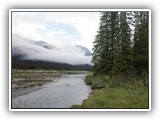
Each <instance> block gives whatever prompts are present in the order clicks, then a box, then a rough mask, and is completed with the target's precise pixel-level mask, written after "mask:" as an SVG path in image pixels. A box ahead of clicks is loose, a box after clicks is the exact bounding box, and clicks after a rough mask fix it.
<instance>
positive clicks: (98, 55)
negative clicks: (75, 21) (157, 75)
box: [91, 11, 149, 75]
mask: <svg viewBox="0 0 160 120" xmlns="http://www.w3.org/2000/svg"><path fill="white" fill-rule="evenodd" d="M148 41H149V12H147V11H141V12H138V11H136V12H125V11H122V12H101V16H100V24H99V30H98V31H97V35H96V36H95V40H94V47H93V57H92V61H91V62H92V63H93V67H92V69H91V71H92V73H93V74H94V75H103V74H104V75H119V74H127V73H135V74H136V75H142V74H143V73H144V72H145V73H148V69H149V68H148V66H149V61H148V57H149V56H148V54H149V53H148Z"/></svg>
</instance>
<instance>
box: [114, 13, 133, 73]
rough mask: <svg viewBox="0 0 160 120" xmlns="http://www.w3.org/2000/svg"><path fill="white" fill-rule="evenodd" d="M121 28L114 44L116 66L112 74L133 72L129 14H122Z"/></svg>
mask: <svg viewBox="0 0 160 120" xmlns="http://www.w3.org/2000/svg"><path fill="white" fill-rule="evenodd" d="M119 16H120V18H119V19H120V22H119V23H120V25H119V26H120V27H119V35H118V39H117V40H116V42H115V43H114V44H115V46H116V47H117V48H116V49H115V50H114V51H115V52H114V53H115V54H114V60H113V62H114V64H113V68H112V74H120V73H126V72H128V71H130V70H132V51H131V33H130V27H129V24H128V23H127V13H126V12H121V13H120V15H119Z"/></svg>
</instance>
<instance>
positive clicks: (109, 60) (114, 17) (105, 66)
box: [92, 12, 118, 75]
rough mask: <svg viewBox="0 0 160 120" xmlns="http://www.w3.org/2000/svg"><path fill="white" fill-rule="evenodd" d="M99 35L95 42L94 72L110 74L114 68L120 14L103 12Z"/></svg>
mask: <svg viewBox="0 0 160 120" xmlns="http://www.w3.org/2000/svg"><path fill="white" fill-rule="evenodd" d="M100 20H101V22H100V27H99V31H98V34H97V36H96V38H95V41H94V48H93V57H92V63H93V64H94V66H93V68H92V71H93V73H94V74H95V75H96V74H110V73H111V70H112V66H113V49H114V46H113V42H114V40H115V39H116V38H117V30H118V12H103V13H102V16H101V19H100Z"/></svg>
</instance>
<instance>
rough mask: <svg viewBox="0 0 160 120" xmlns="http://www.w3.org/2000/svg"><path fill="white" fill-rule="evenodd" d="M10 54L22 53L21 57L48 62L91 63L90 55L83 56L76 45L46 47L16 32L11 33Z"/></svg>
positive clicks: (82, 52)
mask: <svg viewBox="0 0 160 120" xmlns="http://www.w3.org/2000/svg"><path fill="white" fill-rule="evenodd" d="M12 54H17V55H18V54H22V55H24V57H23V59H27V60H43V61H50V62H59V63H68V64H72V65H76V64H91V57H92V56H85V55H84V51H83V50H82V49H80V48H78V47H76V46H72V45H70V46H69V45H68V46H62V47H61V48H54V49H46V48H44V47H42V46H40V45H36V44H34V43H33V40H29V39H26V38H24V37H22V36H20V35H18V34H13V35H12Z"/></svg>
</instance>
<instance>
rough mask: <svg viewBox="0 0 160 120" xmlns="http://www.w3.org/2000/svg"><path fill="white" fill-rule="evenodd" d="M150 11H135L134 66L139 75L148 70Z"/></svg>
mask: <svg viewBox="0 0 160 120" xmlns="http://www.w3.org/2000/svg"><path fill="white" fill-rule="evenodd" d="M148 39H149V38H148V12H135V32H134V39H133V42H134V46H133V56H134V68H135V70H136V73H137V74H138V75H141V74H142V72H143V71H145V72H148Z"/></svg>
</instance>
